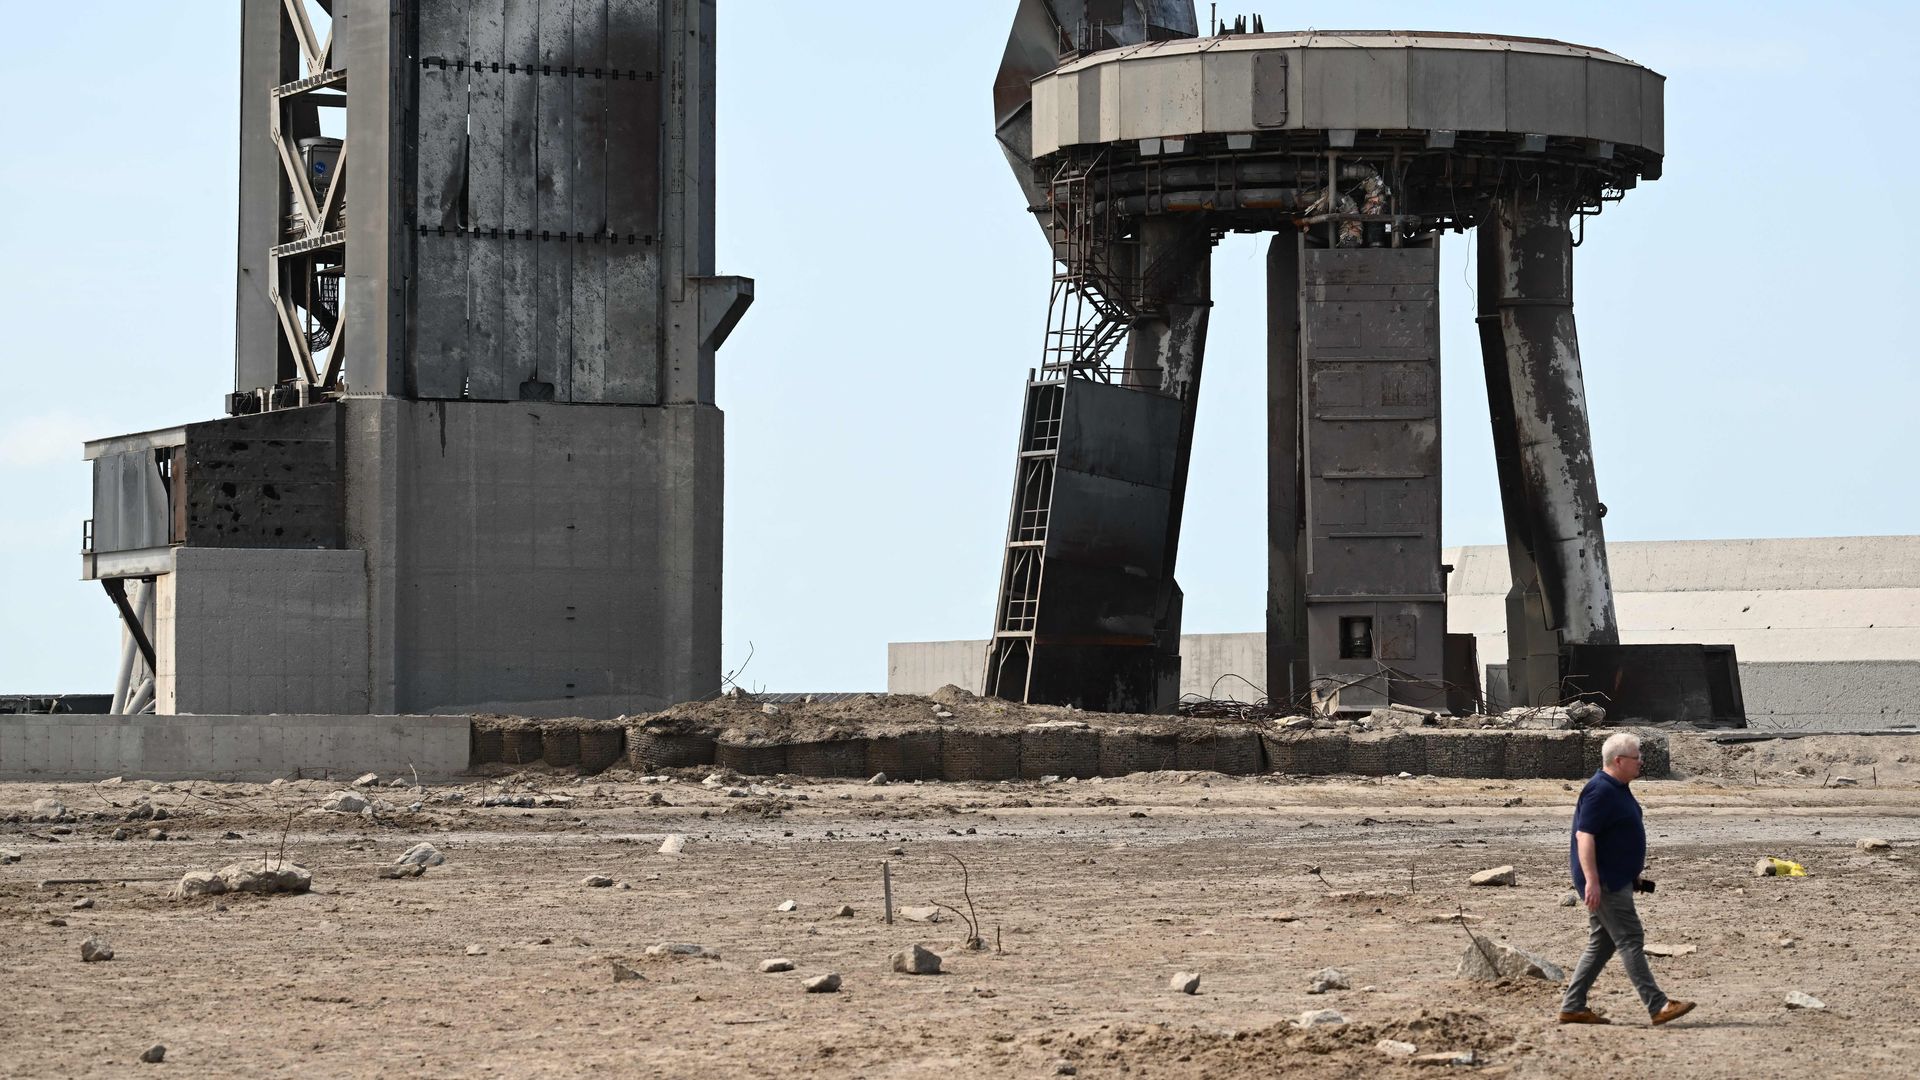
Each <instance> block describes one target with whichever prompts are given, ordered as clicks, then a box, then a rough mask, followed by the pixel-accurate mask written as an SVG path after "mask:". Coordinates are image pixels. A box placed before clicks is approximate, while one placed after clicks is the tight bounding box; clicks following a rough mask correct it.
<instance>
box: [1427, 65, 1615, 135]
mask: <svg viewBox="0 0 1920 1080" xmlns="http://www.w3.org/2000/svg"><path fill="white" fill-rule="evenodd" d="M1592 62H1593V63H1599V61H1592ZM1407 65H1408V66H1407V94H1408V97H1407V124H1408V126H1409V127H1412V128H1414V129H1416V130H1423V131H1431V130H1434V129H1436V128H1438V129H1444V130H1448V131H1505V130H1507V54H1505V53H1497V52H1484V51H1470V50H1466V49H1414V50H1411V55H1410V56H1409V57H1408V59H1407ZM1611 66H1613V67H1620V65H1618V64H1615V65H1611ZM1623 70H1626V71H1632V70H1634V69H1632V68H1624V69H1623ZM1622 141H1624V142H1632V141H1633V140H1631V139H1627V140H1622Z"/></svg>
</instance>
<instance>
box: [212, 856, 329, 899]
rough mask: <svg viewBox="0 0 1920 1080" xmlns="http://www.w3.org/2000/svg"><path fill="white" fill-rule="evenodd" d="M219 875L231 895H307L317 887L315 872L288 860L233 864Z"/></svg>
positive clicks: (262, 859)
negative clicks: (314, 884) (233, 893)
mask: <svg viewBox="0 0 1920 1080" xmlns="http://www.w3.org/2000/svg"><path fill="white" fill-rule="evenodd" d="M219 875H220V880H221V881H222V882H224V883H225V884H226V886H227V891H228V892H245V893H262V894H272V893H303V892H306V891H307V890H309V889H311V888H313V871H311V870H309V869H307V868H306V867H304V866H299V865H296V864H295V863H294V862H293V861H292V860H290V859H284V858H279V859H276V858H261V859H249V860H247V861H245V862H237V863H229V864H227V865H226V866H223V867H221V868H220V870H219Z"/></svg>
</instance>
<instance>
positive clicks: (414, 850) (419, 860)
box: [393, 840, 447, 866]
mask: <svg viewBox="0 0 1920 1080" xmlns="http://www.w3.org/2000/svg"><path fill="white" fill-rule="evenodd" d="M446 861H447V857H446V856H445V855H442V854H440V851H439V849H437V848H435V847H434V846H433V845H432V844H429V843H427V842H426V841H424V840H423V841H421V842H420V843H418V844H415V845H413V846H412V847H410V848H408V849H407V853H406V854H405V855H402V856H400V857H399V858H398V859H395V860H393V863H394V865H395V866H439V865H440V864H441V863H444V862H446Z"/></svg>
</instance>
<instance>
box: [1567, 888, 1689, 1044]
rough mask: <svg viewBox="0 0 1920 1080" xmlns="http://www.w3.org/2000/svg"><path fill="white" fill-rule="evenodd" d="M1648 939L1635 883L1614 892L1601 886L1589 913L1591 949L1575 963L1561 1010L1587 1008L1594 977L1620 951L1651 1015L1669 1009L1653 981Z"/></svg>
mask: <svg viewBox="0 0 1920 1080" xmlns="http://www.w3.org/2000/svg"><path fill="white" fill-rule="evenodd" d="M1646 942H1647V934H1646V931H1645V930H1642V929H1641V928H1640V913H1639V912H1637V911H1635V910H1634V909H1633V886H1632V885H1631V884H1629V885H1627V886H1626V887H1625V888H1621V889H1616V890H1614V891H1612V892H1608V891H1607V890H1605V889H1601V890H1600V908H1599V910H1597V911H1593V912H1589V913H1588V915H1587V950H1586V951H1585V952H1583V953H1581V954H1580V963H1578V964H1576V965H1575V966H1574V969H1573V978H1572V980H1570V981H1569V982H1568V983H1567V994H1566V997H1564V998H1562V999H1561V1001H1560V1009H1561V1011H1562V1012H1576V1011H1578V1010H1581V1009H1584V1008H1586V1007H1587V991H1588V990H1591V989H1593V980H1594V979H1596V978H1598V977H1599V975H1600V969H1601V968H1603V967H1606V966H1607V961H1608V960H1611V959H1613V954H1614V953H1616V952H1617V953H1619V954H1620V966H1621V967H1623V968H1625V969H1626V970H1627V978H1628V980H1630V981H1631V982H1632V983H1633V990H1634V992H1635V993H1637V994H1639V995H1640V1002H1641V1004H1643V1005H1645V1006H1646V1007H1647V1015H1649V1016H1651V1015H1653V1014H1654V1013H1657V1012H1659V1011H1660V1010H1661V1009H1663V1008H1665V1007H1666V1004H1667V995H1665V994H1663V993H1661V992H1660V987H1659V985H1658V984H1656V983H1655V982H1654V981H1653V969H1652V968H1650V967H1648V966H1647V950H1646Z"/></svg>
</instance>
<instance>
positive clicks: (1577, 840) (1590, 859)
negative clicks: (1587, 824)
mask: <svg viewBox="0 0 1920 1080" xmlns="http://www.w3.org/2000/svg"><path fill="white" fill-rule="evenodd" d="M1573 843H1574V847H1575V848H1576V850H1577V851H1578V853H1579V855H1580V873H1581V875H1582V876H1583V877H1585V878H1586V879H1587V893H1586V895H1585V896H1584V897H1582V899H1583V900H1585V901H1586V902H1587V910H1588V911H1599V910H1600V857H1599V856H1598V855H1597V854H1595V850H1594V836H1593V834H1592V833H1590V832H1576V833H1574V834H1573Z"/></svg>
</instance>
